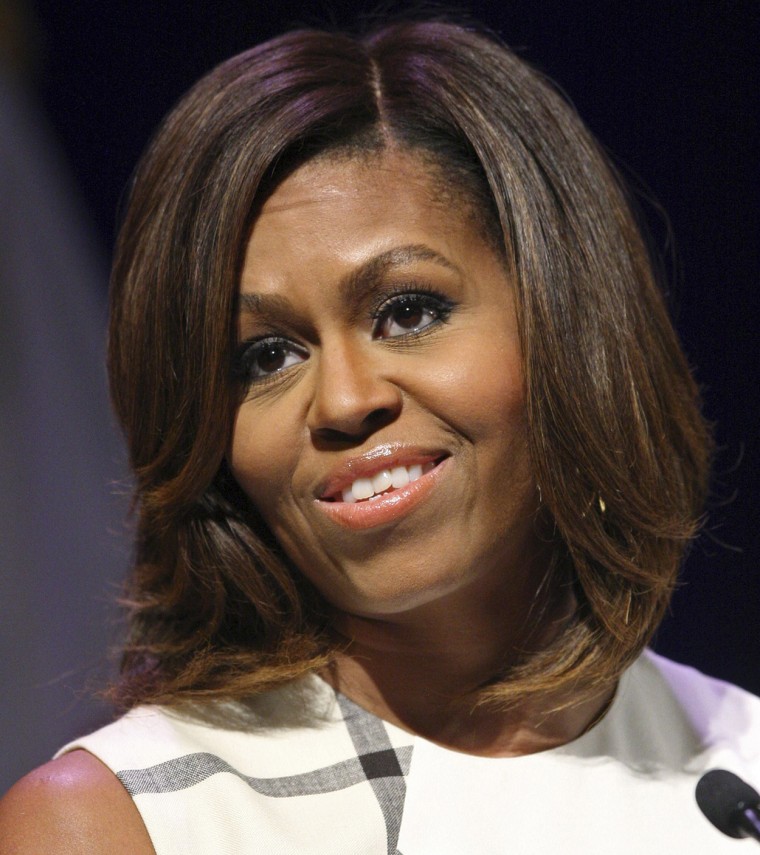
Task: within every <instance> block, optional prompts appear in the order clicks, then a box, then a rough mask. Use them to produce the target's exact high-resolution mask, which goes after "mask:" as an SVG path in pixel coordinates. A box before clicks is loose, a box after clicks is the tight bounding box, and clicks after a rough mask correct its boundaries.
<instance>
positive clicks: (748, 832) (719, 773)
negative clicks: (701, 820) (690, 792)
mask: <svg viewBox="0 0 760 855" xmlns="http://www.w3.org/2000/svg"><path fill="white" fill-rule="evenodd" d="M694 795H695V796H696V799H697V804H698V805H699V808H700V810H701V811H702V813H703V814H704V815H705V816H706V817H707V818H708V819H709V820H710V822H711V823H712V824H713V825H714V826H715V827H716V828H717V829H718V830H719V831H722V832H723V833H724V834H727V835H728V836H729V837H752V838H754V839H755V840H757V841H758V842H760V794H758V792H757V790H753V789H752V787H750V785H749V784H747V783H745V782H744V781H742V779H741V778H740V777H739V776H738V775H734V773H733V772H727V771H726V770H725V769H711V770H710V771H709V772H705V774H704V775H702V777H701V778H700V779H699V781H698V783H697V789H696V791H695V793H694Z"/></svg>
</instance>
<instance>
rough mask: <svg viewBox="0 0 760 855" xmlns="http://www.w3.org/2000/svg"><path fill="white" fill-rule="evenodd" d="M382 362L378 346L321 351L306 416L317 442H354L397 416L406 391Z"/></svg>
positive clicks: (365, 344) (368, 344) (334, 347)
mask: <svg viewBox="0 0 760 855" xmlns="http://www.w3.org/2000/svg"><path fill="white" fill-rule="evenodd" d="M376 349H377V352H375V350H376ZM382 357H383V354H382V353H380V352H379V348H378V345H377V343H374V342H362V343H354V344H353V345H352V344H350V343H348V342H340V343H331V344H330V345H329V346H323V347H322V350H321V353H320V355H319V358H318V365H317V366H316V378H315V386H314V391H313V397H312V400H311V405H310V407H309V412H308V417H307V423H308V427H309V431H310V432H311V434H312V436H313V437H315V438H318V439H321V440H328V441H333V442H335V441H338V442H346V441H348V442H355V441H357V440H361V439H364V438H366V437H367V436H369V435H370V434H372V433H374V431H376V430H378V429H379V428H381V427H383V426H384V425H386V424H390V423H391V422H393V421H394V420H395V419H396V418H397V417H398V415H399V413H400V411H401V404H402V393H401V389H400V388H399V386H398V385H396V383H394V382H393V381H392V380H391V379H390V378H389V377H388V376H386V374H385V373H384V371H383V362H384V360H383V358H382Z"/></svg>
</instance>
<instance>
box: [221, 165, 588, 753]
mask: <svg viewBox="0 0 760 855" xmlns="http://www.w3.org/2000/svg"><path fill="white" fill-rule="evenodd" d="M441 180H442V176H441V175H436V174H433V171H432V170H431V167H430V165H429V164H426V163H425V161H424V160H422V159H421V158H419V157H418V156H416V155H414V154H413V153H409V152H404V151H399V150H393V149H391V150H388V151H385V152H384V153H382V154H377V155H369V156H366V157H364V158H348V157H342V158H336V157H325V158H320V159H317V160H314V161H311V162H309V163H307V164H306V165H304V166H302V167H300V168H299V169H298V170H296V171H295V172H294V173H293V174H291V175H290V176H289V177H287V178H286V179H285V180H284V181H283V182H282V183H281V184H280V185H279V186H278V187H277V189H276V190H275V191H274V192H273V193H272V195H271V196H270V197H269V199H268V200H267V201H266V202H265V204H264V205H263V207H262V210H261V213H260V215H259V217H258V218H257V220H256V222H255V224H254V227H253V230H252V233H251V237H250V241H249V244H248V248H247V253H246V257H245V263H244V267H243V273H242V281H241V288H240V292H241V314H240V322H239V335H240V340H241V342H242V343H243V344H242V346H241V351H242V352H243V353H245V354H246V355H245V356H244V357H243V367H244V368H246V369H248V372H249V381H250V383H249V386H248V390H247V395H246V398H245V401H244V402H243V404H242V405H241V407H240V409H239V412H238V415H237V420H236V424H235V428H234V433H233V439H232V445H231V449H230V452H229V462H230V466H231V470H232V472H233V474H234V476H235V477H236V479H237V481H238V483H239V484H240V485H241V487H242V488H243V490H244V491H245V492H246V494H247V495H248V497H249V498H250V500H251V502H252V503H253V505H254V506H255V507H256V509H257V510H258V511H259V513H260V514H261V515H262V517H263V518H264V520H265V521H266V523H267V524H268V526H269V527H270V528H271V530H272V531H273V533H274V534H275V536H276V537H277V539H278V541H279V543H280V544H281V545H282V547H283V548H284V550H285V552H286V553H287V555H288V557H289V558H290V560H291V561H292V562H293V564H294V565H295V566H296V567H297V568H298V569H299V570H300V571H301V572H303V573H304V574H305V575H306V576H307V577H308V578H309V580H310V581H311V582H312V583H313V584H314V585H315V586H316V587H317V588H318V589H319V590H320V591H321V593H322V594H323V595H324V597H325V598H326V599H327V601H328V602H329V603H331V604H332V605H333V606H334V607H335V613H334V621H333V623H334V626H335V627H336V629H337V630H338V631H339V632H340V633H341V634H342V635H343V636H345V638H346V639H347V640H348V647H347V651H346V653H345V654H344V655H342V656H341V657H339V659H338V661H337V663H336V665H335V667H334V668H333V669H331V671H330V672H329V673H328V674H326V675H325V676H326V678H327V679H328V680H330V681H331V682H332V683H333V684H334V685H336V686H339V687H340V688H341V690H342V691H344V692H346V693H347V694H348V695H349V696H350V697H352V698H354V699H355V700H356V701H358V702H359V703H361V704H362V705H364V706H365V707H367V708H368V709H370V710H371V711H373V712H375V713H377V714H378V715H380V716H381V717H383V718H385V719H387V720H390V721H393V722H395V723H397V724H399V725H400V726H402V727H405V728H407V729H409V730H411V731H413V732H415V733H420V734H422V735H425V736H427V737H428V738H431V739H434V740H436V741H438V742H440V743H442V744H445V745H448V746H450V747H453V748H456V749H459V750H464V751H470V752H473V753H482V754H490V755H509V754H520V753H527V752H529V751H535V750H541V749H542V748H546V747H549V746H551V745H556V744H560V743H562V742H567V741H568V740H569V739H572V738H573V737H574V736H576V735H578V734H579V733H580V732H581V731H582V730H583V728H584V727H585V726H586V725H587V724H588V722H589V721H590V720H591V719H592V717H593V715H594V714H595V711H596V710H598V708H599V704H600V703H601V702H602V701H601V700H600V699H595V700H594V702H593V703H592V704H591V706H584V707H582V708H576V709H575V710H573V711H572V712H569V711H565V712H564V713H562V714H559V715H547V714H546V712H545V710H544V709H537V708H535V707H527V706H525V707H523V708H522V709H520V710H518V711H513V712H512V713H510V714H508V715H507V714H505V713H495V712H493V711H491V712H487V711H484V710H481V711H479V712H477V713H475V714H472V712H471V711H470V710H469V709H467V710H466V711H465V710H463V708H462V707H461V706H459V707H458V706H457V704H456V699H457V698H458V697H461V695H462V694H464V693H466V692H468V691H472V690H473V689H475V688H476V687H477V686H479V685H481V684H482V683H483V682H484V681H486V680H488V679H489V678H492V677H493V676H494V675H495V674H496V673H497V672H498V671H499V670H501V669H502V668H503V667H504V666H505V665H508V664H509V663H510V662H511V661H512V660H513V659H514V657H515V656H516V655H517V653H518V652H519V651H520V650H522V649H524V648H525V647H526V646H530V645H531V644H537V643H541V641H542V640H545V639H546V638H547V637H548V635H550V634H551V632H552V631H553V628H554V627H555V626H556V623H555V621H556V620H558V619H559V618H560V616H561V613H562V610H563V609H565V608H566V607H567V605H568V604H567V603H557V602H547V601H546V599H545V596H544V594H541V593H539V591H540V585H541V581H542V579H543V578H544V575H545V572H546V568H547V561H548V556H547V554H546V549H545V547H544V545H543V544H542V543H541V542H540V540H539V538H538V537H537V535H536V530H535V514H536V509H537V495H536V488H535V484H534V481H533V477H532V474H531V466H530V459H529V454H528V445H527V427H526V419H525V390H524V379H523V369H522V359H521V353H520V346H519V338H518V328H517V319H516V313H515V306H514V296H513V287H512V283H511V281H510V277H509V275H508V273H507V271H506V269H505V265H504V263H503V260H502V258H501V257H500V256H499V255H498V254H497V252H496V251H495V250H494V249H493V248H492V246H491V244H490V243H489V241H488V240H487V238H486V236H485V235H484V234H483V232H482V230H481V229H480V228H479V227H478V225H477V221H476V218H475V217H473V216H472V214H471V212H470V211H469V210H468V208H467V206H466V205H462V204H460V205H458V206H456V207H452V205H451V194H450V192H449V193H441V192H440V189H439V188H440V182H441ZM410 247H411V248H412V249H410ZM389 258H390V259H391V260H390V262H388V259H389ZM378 259H382V260H384V263H383V264H379V262H378ZM385 262H387V263H385ZM349 286H350V287H349ZM398 291H402V292H404V293H407V294H409V295H415V294H416V295H417V296H416V297H414V296H410V297H409V298H407V299H412V300H417V301H418V302H419V301H422V302H424V298H423V297H420V296H419V295H420V293H422V294H423V295H424V294H425V293H427V292H428V291H432V292H434V293H435V294H437V295H439V296H440V297H441V298H442V299H443V300H445V301H446V305H447V306H448V307H449V308H450V311H448V313H447V314H446V316H445V317H443V313H439V312H438V311H436V310H434V309H430V307H428V308H427V309H422V310H419V311H417V314H416V315H415V318H416V319H417V320H418V322H419V323H418V324H417V326H416V327H414V326H413V325H410V323H409V322H408V321H407V319H406V318H405V317H404V313H403V311H399V310H398V304H395V305H391V306H390V307H389V306H388V303H387V302H384V301H387V299H388V295H389V294H394V293H396V292H398ZM378 306H379V309H378ZM418 309H419V305H418ZM412 314H414V312H412ZM262 340H264V344H263V345H262V344H261V342H262ZM267 345H274V346H275V349H274V350H272V351H268V350H267ZM257 354H258V356H257ZM409 449H412V451H411V452H410V451H409ZM420 449H421V450H423V452H424V453H427V454H428V456H429V458H436V459H440V458H441V457H445V467H444V466H441V470H442V471H441V473H440V477H438V478H437V480H436V483H435V484H434V486H433V487H432V488H431V489H429V490H428V491H427V493H426V496H425V498H424V500H423V501H421V502H420V503H418V504H416V505H414V507H411V508H410V509H409V510H408V511H407V512H405V513H403V514H401V515H400V516H398V517H397V518H395V519H393V520H391V521H390V522H387V523H384V524H382V525H377V526H374V527H370V528H362V529H360V530H356V529H354V528H351V527H346V526H344V525H341V524H339V523H336V521H335V519H334V518H333V517H332V516H331V515H330V513H326V512H325V507H324V505H325V502H324V501H323V500H324V493H325V485H328V489H327V492H330V489H329V487H330V486H334V485H335V483H336V479H337V481H338V482H340V480H341V476H344V475H345V472H346V469H347V468H348V470H349V471H350V470H351V466H352V465H353V464H354V462H355V461H357V460H358V461H359V463H358V464H357V465H359V466H362V465H366V463H365V461H366V460H367V458H370V459H372V458H374V456H375V455H379V456H380V457H382V455H383V454H385V453H387V452H388V450H390V451H391V452H392V454H396V455H398V454H400V455H401V457H402V458H403V456H404V455H405V454H412V455H413V454H414V453H415V452H418V451H419V450H420ZM378 468H379V467H378ZM336 473H337V474H336ZM539 615H542V618H541V619H539V617H538V616H539ZM554 700H556V699H548V698H547V699H546V701H547V707H551V706H552V705H553V701H554Z"/></svg>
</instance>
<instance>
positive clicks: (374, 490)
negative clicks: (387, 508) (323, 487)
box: [341, 462, 436, 503]
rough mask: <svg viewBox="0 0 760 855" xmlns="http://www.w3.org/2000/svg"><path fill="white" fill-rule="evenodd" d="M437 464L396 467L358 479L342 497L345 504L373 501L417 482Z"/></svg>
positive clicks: (346, 489)
mask: <svg viewBox="0 0 760 855" xmlns="http://www.w3.org/2000/svg"><path fill="white" fill-rule="evenodd" d="M435 466H436V464H435V463H434V462H430V463H424V464H420V463H415V464H414V465H413V466H394V467H393V468H392V469H383V470H382V471H380V472H378V473H377V474H376V475H373V476H372V477H371V478H357V479H356V480H355V481H354V482H353V483H352V484H351V485H350V486H348V487H346V488H345V489H344V490H343V492H342V494H341V497H342V499H343V501H344V502H348V503H353V502H363V501H373V500H374V499H377V498H378V496H382V495H383V494H384V493H388V492H390V491H391V490H400V489H401V488H402V487H406V485H407V484H411V483H413V482H414V481H417V480H418V479H419V478H421V477H422V476H423V475H426V474H427V473H428V472H430V471H431V470H432V469H433V468H434V467H435Z"/></svg>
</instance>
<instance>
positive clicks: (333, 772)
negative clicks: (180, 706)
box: [60, 652, 760, 855]
mask: <svg viewBox="0 0 760 855" xmlns="http://www.w3.org/2000/svg"><path fill="white" fill-rule="evenodd" d="M75 748H84V749H86V750H87V751H89V752H91V753H92V754H94V755H95V756H96V757H98V758H99V759H100V760H101V761H102V762H103V763H105V764H106V766H108V767H109V768H110V769H111V770H112V771H113V772H114V773H115V774H116V775H117V776H118V778H119V779H120V781H121V782H122V784H123V785H124V787H125V788H126V789H127V791H128V792H129V793H130V795H131V796H132V798H133V799H134V802H135V805H136V807H137V809H138V810H139V812H140V814H141V816H142V819H143V821H144V823H145V826H146V828H147V830H148V833H149V835H150V838H151V840H152V842H153V846H154V848H155V850H156V853H157V855H243V853H245V855H256V853H266V855H454V853H456V855H468V853H472V855H491V853H493V855H496V853H499V855H502V853H511V855H543V853H561V855H602V853H604V855H609V853H613V854H614V855H660V853H662V855H666V853H667V855H673V853H676V852H678V853H680V852H684V853H690V855H721V853H728V855H730V853H734V855H736V853H737V851H739V850H738V849H737V846H738V842H737V841H736V840H733V839H732V838H729V837H727V836H725V835H723V834H722V833H721V832H719V831H718V830H717V829H715V828H714V827H713V826H712V825H711V824H710V823H709V822H708V820H707V819H705V818H704V816H702V814H701V812H700V811H699V808H698V807H697V804H696V801H695V798H694V788H695V786H696V783H697V781H698V779H699V777H700V776H701V774H702V773H703V772H704V771H706V770H708V769H711V768H715V767H719V768H725V769H729V770H731V771H733V772H735V773H736V774H738V775H740V776H741V777H742V778H744V780H746V781H747V782H749V783H750V784H751V785H752V786H754V787H755V788H756V789H760V698H756V697H754V696H753V695H750V694H748V693H747V692H744V691H743V690H741V689H738V688H736V687H734V686H730V685H728V684H726V683H723V682H720V681H718V680H713V679H710V678H708V677H705V676H703V675H702V674H699V673H698V672H696V671H694V670H693V669H691V668H687V667H684V666H681V665H676V664H675V663H672V662H669V661H668V660H665V659H663V658H661V657H659V656H657V655H655V654H653V653H651V652H646V653H645V654H643V655H642V656H641V657H640V658H639V659H638V660H637V661H636V662H635V663H634V665H633V666H632V667H631V668H630V669H629V670H628V671H627V672H626V673H625V674H624V675H623V677H622V678H621V681H620V684H619V686H618V691H617V694H616V696H615V699H614V701H613V703H612V705H611V707H610V709H609V712H608V713H607V715H606V716H605V717H604V718H603V719H602V720H601V721H600V722H599V723H597V724H596V725H595V726H594V727H593V728H592V729H591V730H589V731H588V732H586V733H585V734H583V735H582V736H581V737H579V738H578V739H576V740H574V741H573V742H571V743H568V744H567V745H564V746H562V747H560V748H554V749H551V750H548V751H543V752H539V753H537V754H531V755H526V756H522V757H509V758H484V757H473V756H470V755H466V754H461V753H458V752H455V751H451V750H448V749H445V748H442V747H440V746H438V745H436V744H434V743H432V742H429V741H428V740H425V739H423V738H421V737H417V736H414V735H412V734H409V733H407V732H405V731H404V730H401V729H400V728H398V727H396V726H394V725H392V724H389V723H387V722H384V721H382V720H381V719H379V718H377V717H376V716H374V715H372V714H371V713H369V712H367V711H366V710H364V709H362V708H361V707H359V706H357V705H356V704H355V703H353V702H352V701H351V700H349V699H348V698H347V697H345V696H343V695H341V694H340V693H336V692H335V691H334V690H333V689H332V688H330V687H329V686H328V685H327V684H326V683H324V682H323V681H322V680H321V679H319V678H318V677H309V678H307V679H305V680H301V681H299V682H298V683H296V684H292V685H290V686H288V687H286V688H284V689H280V690H277V691H274V692H270V693H268V694H266V695H263V696H259V697H256V698H254V699H252V700H251V701H250V702H247V703H236V704H229V703H225V704H220V703H214V704H211V705H205V706H203V707H201V708H198V709H195V710H193V711H183V712H182V714H179V713H177V712H174V711H167V710H166V709H163V708H159V707H138V708H136V709H134V710H132V711H130V712H129V713H128V714H127V715H125V716H124V717H122V718H120V719H119V720H117V721H116V722H114V723H113V724H110V725H108V726H106V727H104V728H102V729H101V730H99V731H96V732H95V733H93V734H91V735H89V736H86V737H84V738H82V739H78V740H76V741H75V742H72V743H71V744H69V745H67V746H66V747H65V748H64V749H62V751H61V752H60V753H64V752H66V751H71V750H73V749H75ZM745 845H746V846H748V847H750V848H751V846H752V844H750V843H747V844H745ZM742 851H743V850H742ZM753 851H754V850H753Z"/></svg>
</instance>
